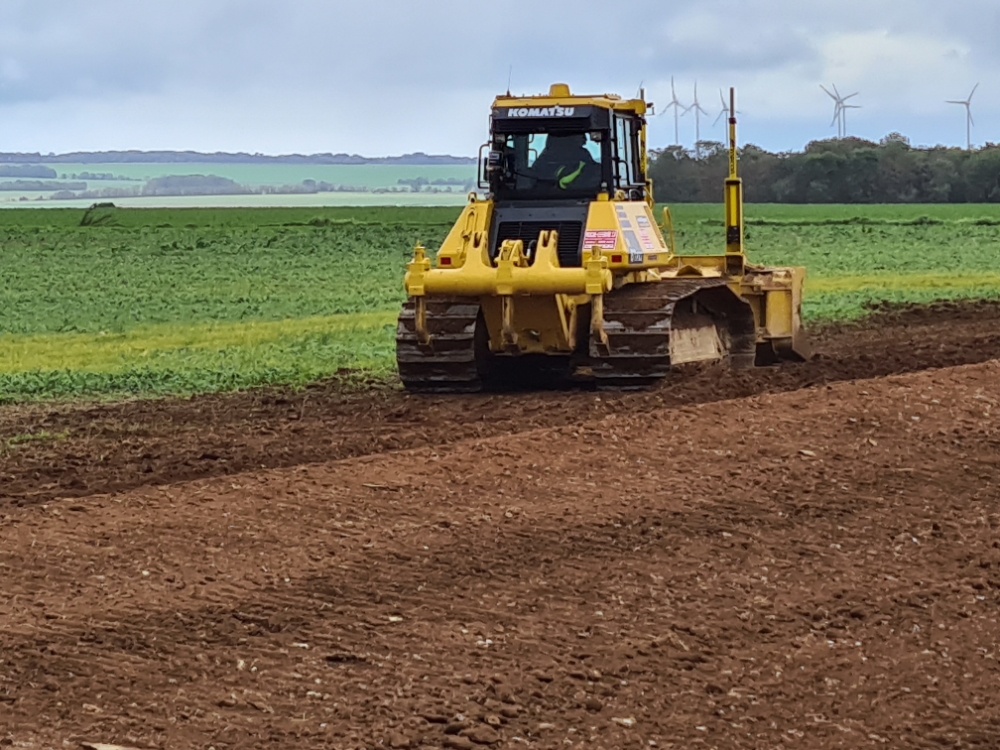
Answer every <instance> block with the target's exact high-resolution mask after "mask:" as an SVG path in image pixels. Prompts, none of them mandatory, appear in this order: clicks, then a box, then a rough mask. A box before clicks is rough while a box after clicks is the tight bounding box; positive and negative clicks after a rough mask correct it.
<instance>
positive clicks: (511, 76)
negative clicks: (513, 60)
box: [507, 65, 514, 96]
mask: <svg viewBox="0 0 1000 750" xmlns="http://www.w3.org/2000/svg"><path fill="white" fill-rule="evenodd" d="M513 79H514V66H513V65H511V66H510V70H509V71H507V96H510V82H511V81H512V80H513Z"/></svg>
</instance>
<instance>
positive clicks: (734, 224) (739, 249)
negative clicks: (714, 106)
mask: <svg viewBox="0 0 1000 750" xmlns="http://www.w3.org/2000/svg"><path fill="white" fill-rule="evenodd" d="M725 194H726V273H727V274H728V275H730V276H742V275H743V269H744V265H745V262H746V255H745V254H744V250H743V180H741V179H740V176H739V157H738V155H737V151H736V89H735V88H731V89H729V178H728V179H727V180H726V188H725Z"/></svg>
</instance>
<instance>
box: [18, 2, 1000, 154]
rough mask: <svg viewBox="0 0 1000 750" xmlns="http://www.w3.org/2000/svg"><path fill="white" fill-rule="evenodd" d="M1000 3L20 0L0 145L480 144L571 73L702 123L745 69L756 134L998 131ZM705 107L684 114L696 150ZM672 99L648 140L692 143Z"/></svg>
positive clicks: (926, 135) (996, 134) (958, 138)
mask: <svg viewBox="0 0 1000 750" xmlns="http://www.w3.org/2000/svg"><path fill="white" fill-rule="evenodd" d="M997 39H1000V2H998V0H950V2H943V1H942V0H835V1H828V0H697V2H692V1H691V0H686V1H685V2H675V1H673V0H615V1H614V2H607V1H606V0H605V1H604V2H598V1H597V0H504V2H503V3H501V4H492V3H489V4H488V3H477V2H472V1H471V0H86V2H83V1H82V0H2V4H0V151H27V152H35V151H38V152H42V153H49V152H55V153H62V152H67V151H76V150H124V149H143V150H154V149H174V150H198V151H246V152H250V153H265V154H284V153H321V152H333V153H339V152H346V153H358V154H362V155H365V156H386V155H397V154H403V153H411V152H416V151H423V152H426V153H450V154H456V155H474V154H475V153H476V152H477V150H478V147H479V144H480V143H482V142H484V141H485V140H486V137H487V131H488V113H489V108H490V105H491V103H492V101H493V97H494V96H495V95H496V94H498V93H502V92H503V91H505V90H506V89H507V85H508V80H510V85H511V90H512V91H513V92H514V93H515V94H533V93H541V92H544V91H547V90H548V87H549V85H550V84H551V83H553V82H556V81H560V82H566V83H568V84H570V86H571V87H572V89H573V90H574V91H575V92H581V93H603V92H615V93H620V94H622V95H623V96H626V97H632V96H634V95H635V94H636V93H637V92H638V90H639V87H640V85H642V86H644V87H645V91H646V98H647V100H649V101H652V102H654V104H656V105H657V109H656V111H657V112H659V113H663V112H664V105H666V104H667V103H669V101H670V99H671V84H670V81H671V77H673V78H674V80H675V82H676V89H677V96H678V99H680V100H681V102H682V103H683V104H685V105H687V104H690V103H691V99H692V94H693V88H694V85H695V83H696V82H697V84H698V91H699V100H700V102H701V104H702V107H703V108H704V109H705V110H706V111H707V112H708V115H702V116H701V123H700V124H701V137H702V139H703V140H713V139H714V140H722V139H723V124H722V122H721V121H720V122H719V124H718V125H715V126H713V121H714V120H715V119H716V117H717V115H718V114H719V111H720V109H721V105H720V101H719V91H720V89H721V88H728V87H729V86H736V87H737V90H738V97H739V102H738V109H739V110H740V113H741V115H740V122H741V132H740V136H741V140H742V141H743V142H752V143H755V144H757V145H759V146H762V147H764V148H768V149H771V150H780V151H786V150H798V149H801V148H802V147H803V146H804V145H805V144H806V143H808V142H809V141H811V140H816V139H822V138H829V137H833V136H835V135H836V128H835V127H834V126H833V125H832V124H831V119H832V116H833V102H832V101H831V100H830V99H829V98H828V97H827V95H826V94H825V93H823V91H822V89H821V88H820V85H821V84H822V85H825V86H826V87H827V88H830V87H831V86H833V85H836V86H837V87H838V89H839V91H840V92H841V93H842V94H848V93H853V92H855V91H858V92H860V93H859V94H858V96H857V97H855V98H854V99H852V100H851V101H852V103H855V102H856V103H857V104H858V105H860V106H861V107H862V108H861V109H855V110H850V111H849V112H848V123H847V124H848V132H849V134H850V135H856V136H860V137H864V138H869V139H872V140H878V139H880V138H882V137H883V136H885V135H886V134H888V133H890V132H893V131H898V132H901V133H903V134H905V135H907V136H908V137H909V138H910V140H911V142H912V143H914V145H934V144H948V145H965V135H966V131H965V114H964V108H962V107H960V106H956V105H951V104H946V103H945V100H946V99H964V98H966V97H967V96H968V94H969V92H970V91H971V90H972V88H973V86H974V85H975V84H976V83H979V89H978V90H977V91H976V94H975V97H974V98H973V100H972V103H973V109H972V112H973V116H974V118H975V124H976V127H975V128H974V129H973V133H972V137H973V142H974V143H975V144H982V143H984V142H987V141H991V142H1000V44H997V41H996V40H997ZM695 131H696V123H695V118H694V116H693V113H690V114H688V115H687V116H685V117H682V118H680V142H681V143H682V144H684V145H687V146H692V145H693V143H694V140H695ZM674 137H675V132H674V119H673V115H672V113H670V112H667V113H665V114H659V115H657V116H655V117H653V118H651V121H650V145H651V146H653V147H664V146H668V145H671V144H673V143H674Z"/></svg>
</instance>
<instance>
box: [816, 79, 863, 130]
mask: <svg viewBox="0 0 1000 750" xmlns="http://www.w3.org/2000/svg"><path fill="white" fill-rule="evenodd" d="M819 87H820V88H821V89H823V91H824V92H825V93H826V95H827V96H829V97H830V98H831V99H833V101H834V107H833V120H832V121H831V122H830V127H833V126H834V125H836V126H837V138H845V137H847V114H846V112H847V110H849V109H861V107H860V106H859V105H857V104H847V103H846V102H847V100H848V99H853V98H854V97H856V96H857V95H858V93H859V92H857V91H855V92H854V93H853V94H848V95H847V96H841V95H840V91H838V90H837V86H836V84H834V86H833V92H832V93H831V92H830V90H829V89H828V88H827V87H826V86H824V85H823V84H820V85H819Z"/></svg>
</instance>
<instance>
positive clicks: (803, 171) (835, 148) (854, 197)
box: [649, 133, 1000, 203]
mask: <svg viewBox="0 0 1000 750" xmlns="http://www.w3.org/2000/svg"><path fill="white" fill-rule="evenodd" d="M699 147H700V148H699V151H700V156H699V155H698V154H696V153H693V152H691V151H688V150H687V149H685V148H683V147H679V146H675V147H670V148H666V149H662V150H656V151H653V152H651V154H650V164H649V175H650V177H651V178H652V180H653V185H654V190H655V194H656V198H657V200H659V201H663V202H666V203H671V202H673V203H684V202H693V203H704V202H718V201H720V200H721V198H722V187H721V186H722V182H723V180H725V178H726V176H727V174H728V172H729V162H728V152H727V149H726V147H725V145H724V144H722V143H717V142H713V141H706V142H702V143H700V144H699ZM740 176H741V177H742V178H743V183H744V190H745V196H746V200H747V201H748V202H750V203H1000V145H997V144H993V143H988V144H986V145H985V146H984V147H982V148H979V149H974V150H972V151H966V150H964V149H959V148H946V147H944V146H936V147H933V148H915V147H913V146H911V145H910V143H909V141H908V140H907V138H906V137H905V136H903V135H901V134H899V133H892V134H890V135H888V136H886V137H885V138H883V139H882V140H881V141H880V142H878V143H875V142H874V141H867V140H864V139H861V138H844V139H839V140H838V139H833V140H822V141H813V142H812V143H809V144H808V145H807V146H806V147H805V149H804V150H803V151H801V152H784V153H772V152H770V151H766V150H764V149H762V148H760V147H758V146H754V145H747V146H745V147H743V148H742V149H740Z"/></svg>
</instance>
